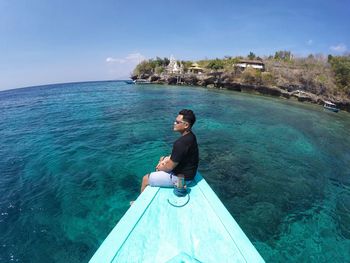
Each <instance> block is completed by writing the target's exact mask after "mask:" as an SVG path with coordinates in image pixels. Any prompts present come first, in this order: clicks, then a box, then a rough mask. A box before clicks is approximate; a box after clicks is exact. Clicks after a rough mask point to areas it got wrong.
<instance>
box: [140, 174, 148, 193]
mask: <svg viewBox="0 0 350 263" xmlns="http://www.w3.org/2000/svg"><path fill="white" fill-rule="evenodd" d="M148 178H149V174H146V175H145V176H144V177H143V178H142V184H141V193H142V192H143V190H145V188H146V187H147V185H148Z"/></svg>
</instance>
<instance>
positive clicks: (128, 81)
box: [124, 80, 134, 84]
mask: <svg viewBox="0 0 350 263" xmlns="http://www.w3.org/2000/svg"><path fill="white" fill-rule="evenodd" d="M124 82H125V83H126V84H134V81H132V80H124Z"/></svg>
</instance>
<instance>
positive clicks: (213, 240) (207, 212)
mask: <svg viewBox="0 0 350 263" xmlns="http://www.w3.org/2000/svg"><path fill="white" fill-rule="evenodd" d="M189 197H190V199H189V202H188V203H187V204H186V205H185V206H183V207H174V206H172V205H171V204H170V203H173V204H176V202H177V204H178V205H181V204H184V203H186V201H187V200H188V196H186V197H176V196H175V195H174V194H173V189H172V188H159V187H147V188H146V189H145V191H144V192H143V193H142V194H141V195H140V196H139V198H138V199H137V200H136V201H135V202H134V204H133V205H132V206H131V207H130V209H129V210H128V211H127V212H126V214H125V215H124V216H123V218H122V219H121V220H120V221H119V223H118V224H117V225H116V226H115V228H114V229H113V230H112V232H111V233H110V234H109V235H108V237H107V238H106V239H105V241H104V242H103V243H102V245H101V246H100V248H99V249H98V250H97V252H96V253H95V255H94V256H93V257H92V259H91V260H90V262H152V263H153V262H182V261H183V262H264V260H263V259H262V257H261V256H260V254H259V253H258V252H257V250H256V249H255V247H254V246H253V245H252V243H251V242H250V241H249V239H248V238H247V237H246V235H245V234H244V232H243V231H242V230H241V228H240V227H239V226H238V224H237V223H236V221H235V220H234V219H233V217H232V216H231V215H230V213H229V212H228V211H227V209H226V208H225V207H224V206H223V204H222V203H221V201H220V200H219V198H218V197H217V196H216V194H215V193H214V192H213V190H212V189H211V188H210V187H209V185H208V184H207V182H206V181H205V180H204V179H203V178H202V177H201V175H200V174H199V173H198V174H197V175H196V178H195V182H194V184H193V186H191V187H190V194H189ZM168 200H169V201H170V203H169V201H168Z"/></svg>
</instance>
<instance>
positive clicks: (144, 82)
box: [134, 79, 151, 84]
mask: <svg viewBox="0 0 350 263" xmlns="http://www.w3.org/2000/svg"><path fill="white" fill-rule="evenodd" d="M134 83H135V84H151V82H150V81H148V80H146V79H135V80H134Z"/></svg>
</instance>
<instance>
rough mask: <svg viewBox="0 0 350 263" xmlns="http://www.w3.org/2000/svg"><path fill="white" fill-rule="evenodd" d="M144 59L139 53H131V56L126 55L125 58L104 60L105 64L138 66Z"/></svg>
mask: <svg viewBox="0 0 350 263" xmlns="http://www.w3.org/2000/svg"><path fill="white" fill-rule="evenodd" d="M145 59H146V58H145V57H144V56H143V55H142V54H140V53H131V54H129V55H127V56H126V57H125V58H112V57H108V58H106V62H107V63H117V64H126V63H130V64H135V63H136V64H138V63H140V62H141V61H143V60H145Z"/></svg>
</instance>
